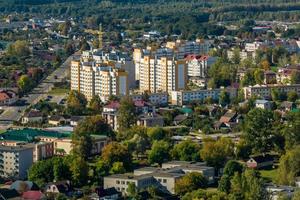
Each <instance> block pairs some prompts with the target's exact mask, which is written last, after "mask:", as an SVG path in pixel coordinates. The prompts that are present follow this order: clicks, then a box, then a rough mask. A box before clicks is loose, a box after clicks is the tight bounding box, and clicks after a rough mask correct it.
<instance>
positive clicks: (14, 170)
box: [0, 145, 33, 179]
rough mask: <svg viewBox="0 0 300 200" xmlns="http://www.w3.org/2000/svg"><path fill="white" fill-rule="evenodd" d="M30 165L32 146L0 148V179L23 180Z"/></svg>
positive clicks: (31, 161)
mask: <svg viewBox="0 0 300 200" xmlns="http://www.w3.org/2000/svg"><path fill="white" fill-rule="evenodd" d="M32 163H33V147H32V146H26V145H24V146H22V145H20V146H0V176H1V177H5V178H12V177H13V178H19V179H24V178H26V177H27V170H28V169H29V168H30V167H31V165H32Z"/></svg>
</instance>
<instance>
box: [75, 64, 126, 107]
mask: <svg viewBox="0 0 300 200" xmlns="http://www.w3.org/2000/svg"><path fill="white" fill-rule="evenodd" d="M71 90H77V91H79V92H81V93H83V94H84V95H85V96H86V98H87V99H88V100H90V99H91V98H92V97H93V96H95V95H98V96H99V97H100V98H101V100H102V101H107V99H108V98H109V97H110V96H111V95H116V96H124V95H127V94H128V73H127V72H126V71H125V70H123V69H118V68H115V67H114V66H110V65H98V64H96V63H95V62H80V61H72V63H71Z"/></svg>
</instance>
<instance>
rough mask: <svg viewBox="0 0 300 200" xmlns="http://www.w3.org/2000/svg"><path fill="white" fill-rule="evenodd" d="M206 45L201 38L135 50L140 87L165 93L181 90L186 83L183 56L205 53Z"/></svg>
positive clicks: (207, 46)
mask: <svg viewBox="0 0 300 200" xmlns="http://www.w3.org/2000/svg"><path fill="white" fill-rule="evenodd" d="M209 46H210V44H209V43H208V41H204V40H196V41H182V40H177V41H176V42H168V43H167V44H166V45H165V46H164V47H161V48H157V47H147V48H146V49H134V52H133V60H134V64H135V71H136V80H139V83H140V90H141V91H150V92H157V91H163V92H168V91H172V90H179V89H184V88H185V86H186V83H187V65H186V61H185V60H184V58H185V56H186V55H189V54H196V55H203V54H207V53H208V51H209Z"/></svg>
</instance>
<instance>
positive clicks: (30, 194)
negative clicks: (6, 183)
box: [22, 190, 46, 200]
mask: <svg viewBox="0 0 300 200" xmlns="http://www.w3.org/2000/svg"><path fill="white" fill-rule="evenodd" d="M45 198H46V196H45V195H44V194H43V193H42V192H41V191H32V190H31V191H27V192H24V193H23V194H22V199H24V200H25V199H26V200H27V199H28V200H41V199H45Z"/></svg>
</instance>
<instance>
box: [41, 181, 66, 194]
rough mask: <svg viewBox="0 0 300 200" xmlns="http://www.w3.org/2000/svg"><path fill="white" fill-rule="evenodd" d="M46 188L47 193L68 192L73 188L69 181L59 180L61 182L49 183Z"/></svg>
mask: <svg viewBox="0 0 300 200" xmlns="http://www.w3.org/2000/svg"><path fill="white" fill-rule="evenodd" d="M44 190H45V192H46V193H56V194H58V193H62V194H66V193H68V192H70V191H71V190H72V189H71V184H70V182H69V181H59V182H53V183H48V184H47V185H46V186H45V189H44Z"/></svg>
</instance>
